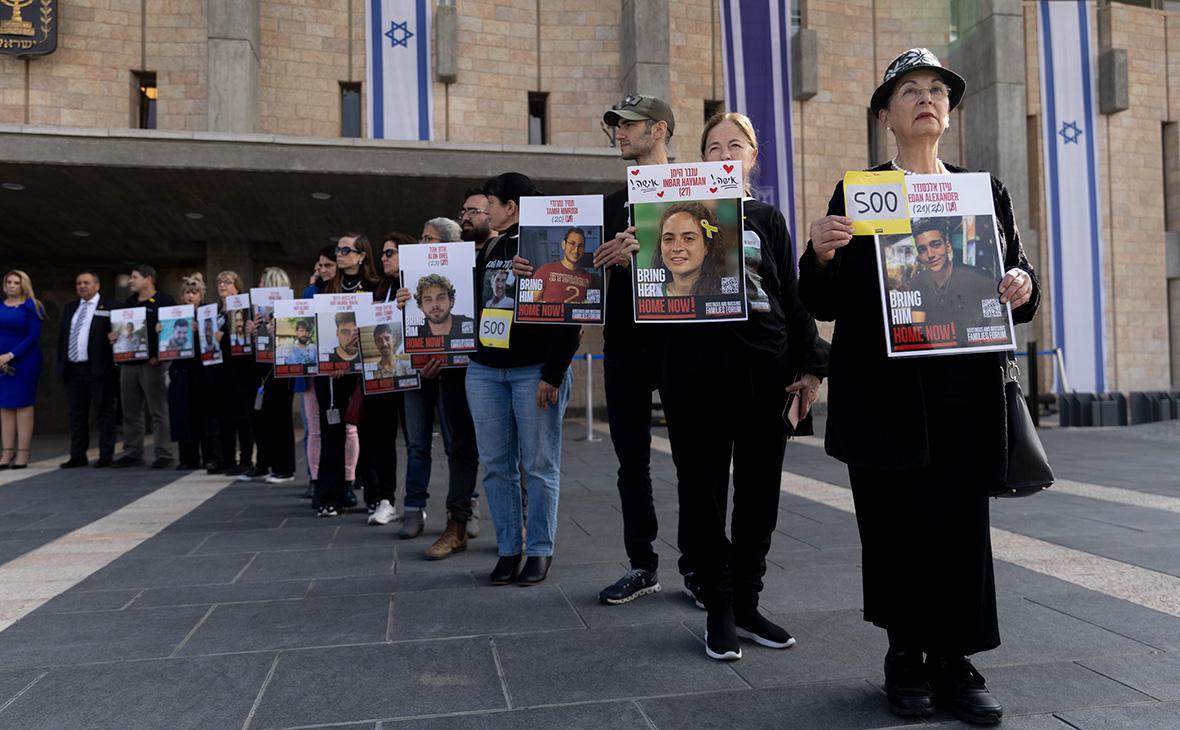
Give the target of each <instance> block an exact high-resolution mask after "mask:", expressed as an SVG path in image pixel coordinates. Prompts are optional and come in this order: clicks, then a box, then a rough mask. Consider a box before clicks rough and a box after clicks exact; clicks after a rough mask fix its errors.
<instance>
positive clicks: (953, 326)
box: [875, 173, 1016, 357]
mask: <svg viewBox="0 0 1180 730" xmlns="http://www.w3.org/2000/svg"><path fill="white" fill-rule="evenodd" d="M905 195H906V199H907V202H908V204H909V216H910V218H909V228H910V232H909V233H895V234H891V235H884V234H878V235H877V236H876V237H875V238H876V243H877V252H878V256H877V271H878V274H879V276H880V282H881V307H882V311H883V313H884V320H885V342H886V347H887V351H888V354H889V356H890V357H916V356H924V355H953V354H956V353H965V352H988V351H994V350H1012V349H1015V347H1016V336H1015V332H1014V329H1013V326H1012V311H1011V308H1010V307H1009V306H1008V305H1007V304H1001V303H1000V295H999V293H998V289H999V283H1000V279H1002V278H1003V275H1004V267H1003V256H1002V254H1001V251H1000V243H999V238H998V237H997V235H996V231H997V226H996V219H995V212H994V210H993V204H992V193H991V176H990V175H988V174H986V173H963V174H954V175H906V177H905Z"/></svg>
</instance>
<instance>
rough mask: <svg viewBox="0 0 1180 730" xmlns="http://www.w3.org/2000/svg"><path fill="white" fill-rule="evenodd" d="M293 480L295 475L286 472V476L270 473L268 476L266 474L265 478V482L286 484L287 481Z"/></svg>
mask: <svg viewBox="0 0 1180 730" xmlns="http://www.w3.org/2000/svg"><path fill="white" fill-rule="evenodd" d="M293 481H295V477H294V476H293V475H290V474H288V475H287V476H281V475H279V474H271V475H270V476H268V477H267V478H266V483H267V484H286V483H287V482H293Z"/></svg>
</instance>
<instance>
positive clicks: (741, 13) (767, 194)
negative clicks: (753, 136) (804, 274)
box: [721, 0, 795, 254]
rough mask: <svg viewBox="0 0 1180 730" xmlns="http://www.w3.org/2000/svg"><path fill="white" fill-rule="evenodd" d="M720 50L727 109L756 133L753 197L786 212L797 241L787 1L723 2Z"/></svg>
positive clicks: (789, 31)
mask: <svg viewBox="0 0 1180 730" xmlns="http://www.w3.org/2000/svg"><path fill="white" fill-rule="evenodd" d="M721 44H722V52H723V53H722V55H723V58H724V66H725V67H724V71H725V106H726V108H727V109H729V110H730V111H735V112H741V113H742V114H745V115H746V116H747V117H749V118H750V121H752V122H753V123H754V129H755V131H757V132H758V167H759V168H760V170H759V171H758V172H757V173H755V175H756V178H755V179H754V181H753V185H754V191H753V192H754V195H755V197H757V198H758V199H759V200H761V201H763V202H765V203H768V204H770V205H773V206H775V207H776V208H778V209H779V210H781V211H782V212H783V215H784V216H785V217H786V219H787V227H788V229H789V230H790V232H791V237H792V239H794V236H795V159H794V158H795V155H794V141H793V139H792V137H791V129H792V122H791V6H790V2H789V0H721ZM791 253H792V254H794V251H792V252H791Z"/></svg>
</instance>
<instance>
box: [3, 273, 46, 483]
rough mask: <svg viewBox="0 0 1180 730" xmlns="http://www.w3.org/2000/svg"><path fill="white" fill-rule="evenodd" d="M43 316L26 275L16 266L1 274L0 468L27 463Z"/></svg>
mask: <svg viewBox="0 0 1180 730" xmlns="http://www.w3.org/2000/svg"><path fill="white" fill-rule="evenodd" d="M44 320H45V307H44V305H42V304H41V302H39V301H37V298H36V297H35V296H33V282H31V281H30V280H29V275H28V274H26V273H25V272H23V271H18V270H16V269H13V270H12V271H9V272H8V273H7V274H5V275H4V306H2V307H0V436H2V437H3V447H2V448H0V469H8V468H13V469H24V468H25V467H27V466H28V465H29V443H30V442H31V441H32V440H33V401H34V400H36V397H37V376H38V375H40V374H41V345H40V342H39V340H40V339H41V323H42V322H43V321H44Z"/></svg>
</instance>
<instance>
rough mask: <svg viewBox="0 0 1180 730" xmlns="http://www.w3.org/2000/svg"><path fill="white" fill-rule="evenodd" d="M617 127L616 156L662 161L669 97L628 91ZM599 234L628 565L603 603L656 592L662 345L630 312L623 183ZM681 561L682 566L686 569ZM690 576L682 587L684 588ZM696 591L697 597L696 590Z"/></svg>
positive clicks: (614, 112)
mask: <svg viewBox="0 0 1180 730" xmlns="http://www.w3.org/2000/svg"><path fill="white" fill-rule="evenodd" d="M602 121H603V122H604V123H605V124H607V125H609V126H611V127H614V128H615V141H616V143H617V144H618V146H619V153H620V156H621V157H622V158H623V159H624V160H626V161H628V162H630V163H633V164H637V165H666V164H667V163H668V140H670V139H671V138H672V133H673V131H674V130H675V127H676V119H675V117H674V116H673V115H672V109H671V107H669V106H668V104H667V102H665V101H664V100H662V99H658V98H656V97H654V96H641V95H633V96H628V97H627V98H626V99H624V100H623V101H621V102H619V103H618V104H615V105H614V107H612V108H611V109H610V110H609V111H607V112H606V113H605V114H603V116H602ZM603 216H604V227H603V234H604V236H609V235H614V238H613V239H611V240H609V241H606V242H604V243H603V245H601V246H599V247H598V249H597V250H596V251H595V252H594V265H595V266H601V267H603V269H604V270H605V272H606V321H605V323H604V324H605V328H604V330H603V355H604V359H603V375H604V378H603V379H604V384H605V388H606V411H607V418H608V420H609V422H610V436H611V441H612V443H613V444H614V447H615V456H617V457H618V460H619V481H618V486H619V500H620V503H621V506H622V511H623V543H624V545H625V546H626V548H627V557H628V558H629V559H630V561H631V570H630V571H628V572H627V574H626V575H624V576H623V577H622V578H620V579H619V580H618V581H616V582H615V583H614V584H612V585H610V586H608V587H606V588H605V589H603V591H602V592H601V593H600V594H598V598H599V600H600V601H602V602H603V603H608V604H620V603H626V602H628V601H630V600H633V599H635V598H638V597H639V596H643V595H647V594H649V593H655V592H657V591H659V590H660V583H659V578H658V576H657V573H656V571H657V569H658V567H659V556H658V555H657V554H656V552H655V550H654V548H653V543H654V542H655V539H656V533H657V530H658V527H659V525H658V523H657V521H656V511H655V504H654V503H653V501H652V489H651V406H652V391H653V390H655V389H656V387H657V386H658V380H657V374H658V372H659V367H660V358H661V356H662V348H661V345H660V340H659V337H658V328H652V327H646V328H644V329H642V331H641V330H640V328H639V327H638V326H637V325H636V324H635V321H634V319H633V317H632V312H633V306H632V287H631V272H630V270H629V266H630V264H631V254H632V253H633V252H634V251H637V250H638V249H639V244H638V242H637V241H636V240H635V228H634V226H631V225H630V221H629V216H628V212H627V189H626V188H622V189H620V190H618V191H616V192H614V193H612V194H610V195H608V196H607V197H606V199H605V200H604V201H603ZM685 567H686V566H681V571H682V572H685ZM694 585H695V584H694V583H692V581H691V577H690V575H687V574H686V575H685V587H686V588H687V589H690V590H691V588H692V587H693V586H694ZM694 597H695V596H694Z"/></svg>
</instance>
